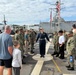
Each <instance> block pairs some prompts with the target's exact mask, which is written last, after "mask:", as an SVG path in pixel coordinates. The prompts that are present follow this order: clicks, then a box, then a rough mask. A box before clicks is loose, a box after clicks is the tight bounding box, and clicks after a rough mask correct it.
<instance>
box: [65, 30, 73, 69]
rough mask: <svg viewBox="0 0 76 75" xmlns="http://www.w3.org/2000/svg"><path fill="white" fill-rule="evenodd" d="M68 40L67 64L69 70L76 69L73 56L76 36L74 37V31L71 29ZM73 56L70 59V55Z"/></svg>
mask: <svg viewBox="0 0 76 75" xmlns="http://www.w3.org/2000/svg"><path fill="white" fill-rule="evenodd" d="M68 37H69V39H68V41H67V45H66V49H67V52H68V54H67V59H68V64H69V65H68V66H66V67H67V68H68V70H74V57H73V55H74V54H73V50H74V38H73V32H72V31H70V32H69V34H68ZM71 56H72V59H70V57H71ZM70 60H72V61H70Z"/></svg>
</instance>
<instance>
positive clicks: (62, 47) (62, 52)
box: [59, 30, 65, 59]
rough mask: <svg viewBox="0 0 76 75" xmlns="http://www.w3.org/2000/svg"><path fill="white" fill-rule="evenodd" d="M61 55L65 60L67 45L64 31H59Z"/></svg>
mask: <svg viewBox="0 0 76 75" xmlns="http://www.w3.org/2000/svg"><path fill="white" fill-rule="evenodd" d="M59 35H60V36H59V54H60V57H59V58H60V59H64V43H65V37H64V35H63V31H62V30H60V31H59Z"/></svg>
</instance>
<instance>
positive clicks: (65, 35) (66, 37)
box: [64, 33, 68, 50]
mask: <svg viewBox="0 0 76 75" xmlns="http://www.w3.org/2000/svg"><path fill="white" fill-rule="evenodd" d="M64 37H65V45H64V49H65V50H66V44H67V40H68V36H67V34H65V33H64Z"/></svg>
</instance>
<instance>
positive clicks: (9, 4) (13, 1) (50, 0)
mask: <svg viewBox="0 0 76 75" xmlns="http://www.w3.org/2000/svg"><path fill="white" fill-rule="evenodd" d="M56 1H57V0H0V23H2V22H3V16H4V15H5V16H6V20H7V24H19V25H24V24H25V25H31V24H38V23H40V22H49V21H50V9H49V8H55V5H52V4H55V2H56ZM61 2H62V6H61V8H62V10H61V17H62V18H64V19H65V20H68V21H75V20H76V0H61ZM54 15H55V10H54V11H53V16H54Z"/></svg>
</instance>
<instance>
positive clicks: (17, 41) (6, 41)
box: [0, 25, 50, 75]
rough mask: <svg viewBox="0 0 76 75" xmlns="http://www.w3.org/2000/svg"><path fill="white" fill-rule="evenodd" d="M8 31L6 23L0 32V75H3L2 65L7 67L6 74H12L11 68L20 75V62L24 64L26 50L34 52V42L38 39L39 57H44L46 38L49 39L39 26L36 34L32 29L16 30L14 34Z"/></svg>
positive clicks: (9, 29) (15, 74) (15, 73)
mask: <svg viewBox="0 0 76 75" xmlns="http://www.w3.org/2000/svg"><path fill="white" fill-rule="evenodd" d="M10 33H11V28H10V26H9V25H6V26H5V30H4V32H3V33H1V34H0V75H3V70H4V66H5V67H6V68H8V75H12V68H13V71H14V75H20V69H21V67H22V64H26V63H25V62H24V60H23V59H24V58H25V57H26V56H27V55H28V50H29V51H30V53H31V54H34V51H33V49H34V43H35V42H37V41H38V40H39V49H40V55H41V56H40V58H42V57H43V58H44V57H45V48H46V39H47V40H48V41H49V38H48V35H47V33H45V32H44V29H43V28H40V33H39V34H38V35H37V33H36V32H35V31H34V30H33V29H31V30H30V31H29V30H25V31H23V29H20V30H16V31H15V34H14V35H11V34H10ZM36 36H37V38H36ZM45 38H46V39H45ZM49 42H50V41H49ZM25 55H26V56H25Z"/></svg>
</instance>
